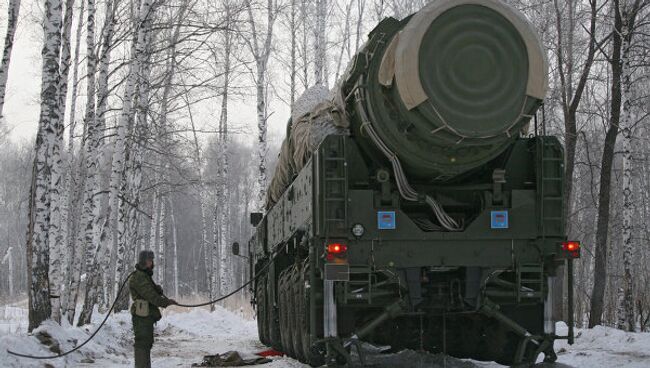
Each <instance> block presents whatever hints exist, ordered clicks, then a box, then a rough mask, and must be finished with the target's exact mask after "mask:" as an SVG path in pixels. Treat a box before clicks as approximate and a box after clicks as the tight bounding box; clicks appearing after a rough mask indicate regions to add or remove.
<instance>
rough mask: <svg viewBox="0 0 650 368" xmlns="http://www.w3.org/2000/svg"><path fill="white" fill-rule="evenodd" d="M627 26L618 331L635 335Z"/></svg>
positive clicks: (625, 38) (625, 27) (623, 62)
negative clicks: (621, 278)
mask: <svg viewBox="0 0 650 368" xmlns="http://www.w3.org/2000/svg"><path fill="white" fill-rule="evenodd" d="M629 32H630V30H629V29H628V25H627V23H624V24H623V31H622V35H621V36H622V38H623V45H622V48H623V52H622V55H621V56H622V59H623V60H621V69H622V70H621V74H622V78H621V105H622V108H623V114H622V116H621V126H620V129H621V135H622V137H621V139H622V142H621V143H622V151H623V160H622V161H623V229H622V231H621V243H622V249H623V280H622V282H621V283H620V285H619V291H618V310H617V320H618V321H617V327H618V328H619V329H621V330H626V331H630V332H633V331H634V330H635V329H636V320H635V318H634V300H635V296H634V285H633V279H632V261H633V260H632V257H633V250H634V244H633V237H632V234H633V231H634V227H633V222H632V217H633V216H634V213H635V204H634V196H633V195H632V193H633V190H634V188H633V180H632V163H633V161H632V139H633V133H632V132H633V131H632V129H633V124H634V120H633V115H632V101H631V99H630V97H631V96H630V92H631V89H632V70H631V67H630V51H631V50H630V37H628V33H629Z"/></svg>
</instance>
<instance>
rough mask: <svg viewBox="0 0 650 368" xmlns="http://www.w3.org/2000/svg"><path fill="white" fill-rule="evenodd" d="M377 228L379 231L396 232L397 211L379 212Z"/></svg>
mask: <svg viewBox="0 0 650 368" xmlns="http://www.w3.org/2000/svg"><path fill="white" fill-rule="evenodd" d="M377 227H378V228H379V230H394V229H395V228H396V221H395V211H377Z"/></svg>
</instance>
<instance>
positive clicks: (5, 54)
mask: <svg viewBox="0 0 650 368" xmlns="http://www.w3.org/2000/svg"><path fill="white" fill-rule="evenodd" d="M19 14H20V0H9V6H8V7H7V31H6V33H5V42H4V48H3V50H2V60H1V61H0V124H2V111H3V109H4V105H5V94H6V92H7V79H8V78H9V64H10V63H11V51H12V50H13V47H14V38H15V37H16V27H17V26H18V15H19Z"/></svg>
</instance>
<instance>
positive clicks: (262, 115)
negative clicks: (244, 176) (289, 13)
mask: <svg viewBox="0 0 650 368" xmlns="http://www.w3.org/2000/svg"><path fill="white" fill-rule="evenodd" d="M253 8H254V6H253V4H252V2H251V0H247V1H246V10H247V12H248V26H249V32H250V37H244V40H245V41H246V42H247V44H248V47H249V50H250V52H251V54H252V56H253V59H254V60H255V74H254V78H253V79H254V81H255V91H256V92H255V98H256V112H257V144H258V150H257V157H258V160H259V163H258V173H259V176H258V182H257V184H258V186H259V188H258V189H259V192H258V198H257V199H258V203H259V206H260V208H263V207H264V203H265V200H266V182H267V173H266V155H267V151H268V148H267V145H268V144H267V138H266V131H267V126H266V124H267V119H268V93H267V92H268V91H267V89H268V86H267V84H268V80H267V79H268V70H267V68H268V63H269V57H270V55H271V45H272V42H273V26H274V24H275V20H276V19H277V16H278V13H279V11H280V4H279V3H278V0H267V1H266V5H265V6H262V11H261V13H262V14H259V16H260V17H263V18H265V22H261V21H260V20H259V19H257V18H256V15H255V11H254V9H253ZM262 28H263V29H262Z"/></svg>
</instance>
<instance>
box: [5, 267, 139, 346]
mask: <svg viewBox="0 0 650 368" xmlns="http://www.w3.org/2000/svg"><path fill="white" fill-rule="evenodd" d="M134 273H136V271H133V272H131V273H130V274H129V276H127V277H126V279H124V282H122V286H120V290H118V292H117V297H116V298H115V300H114V301H113V304H112V305H111V308H110V309H109V310H108V312H107V313H106V317H104V320H103V321H102V323H100V324H99V327H97V329H96V330H95V332H93V333H92V335H90V337H88V338H87V339H86V341H84V342H83V343H81V345H78V346H76V347H75V348H74V349H72V350H69V351H66V352H65V353H61V354H58V355H50V356H35V355H29V354H21V353H16V352H14V351H11V350H7V353H9V354H11V355H15V356H18V357H21V358H29V359H56V358H61V357H64V356H66V355H68V354H70V353H74V352H75V351H77V350H79V349H81V348H82V347H83V346H84V345H86V344H87V343H88V342H89V341H90V340H92V339H93V338H94V337H95V335H97V333H98V332H99V330H101V329H102V327H104V324H105V323H106V321H107V320H108V317H110V316H111V312H112V311H113V308H115V304H117V301H118V299H119V298H120V294H122V290H124V286H126V282H127V281H129V279H130V278H131V276H133V274H134Z"/></svg>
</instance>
